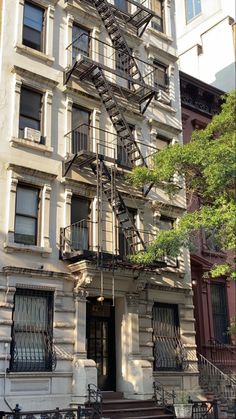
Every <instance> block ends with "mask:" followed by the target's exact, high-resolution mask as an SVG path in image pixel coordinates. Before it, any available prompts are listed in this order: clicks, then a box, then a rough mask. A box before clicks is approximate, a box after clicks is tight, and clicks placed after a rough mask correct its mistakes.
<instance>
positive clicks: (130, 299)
mask: <svg viewBox="0 0 236 419" xmlns="http://www.w3.org/2000/svg"><path fill="white" fill-rule="evenodd" d="M126 301H127V306H128V307H136V308H137V307H138V305H139V296H138V294H126Z"/></svg>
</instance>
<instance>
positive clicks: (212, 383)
mask: <svg viewBox="0 0 236 419" xmlns="http://www.w3.org/2000/svg"><path fill="white" fill-rule="evenodd" d="M198 368H199V383H200V386H201V387H202V388H203V389H205V390H207V391H210V392H213V394H214V396H215V397H223V398H224V399H226V400H232V399H235V398H236V383H235V380H234V379H233V378H231V377H229V375H227V374H225V373H224V372H222V371H221V370H220V369H219V368H217V367H216V366H215V365H214V364H212V363H211V362H210V361H209V360H208V359H207V358H205V357H204V356H203V355H201V354H199V353H198Z"/></svg>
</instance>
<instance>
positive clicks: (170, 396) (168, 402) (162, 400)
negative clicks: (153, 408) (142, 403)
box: [153, 380, 176, 411]
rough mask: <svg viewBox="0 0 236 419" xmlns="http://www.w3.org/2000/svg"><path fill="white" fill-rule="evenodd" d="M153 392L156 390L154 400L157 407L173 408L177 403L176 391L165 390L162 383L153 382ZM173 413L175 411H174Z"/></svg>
mask: <svg viewBox="0 0 236 419" xmlns="http://www.w3.org/2000/svg"><path fill="white" fill-rule="evenodd" d="M153 390H154V396H153V399H154V401H155V403H156V404H157V406H165V407H169V408H172V406H173V404H174V403H175V397H176V394H175V391H174V390H171V391H168V390H166V389H165V387H164V386H163V384H162V383H160V381H158V380H155V381H154V382H153ZM172 411H173V410H172Z"/></svg>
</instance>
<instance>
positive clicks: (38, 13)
mask: <svg viewBox="0 0 236 419" xmlns="http://www.w3.org/2000/svg"><path fill="white" fill-rule="evenodd" d="M43 24H44V9H42V8H41V7H38V6H36V5H34V4H32V3H30V2H25V6H24V20H23V44H24V45H26V46H29V47H30V48H33V49H36V50H38V51H42V46H43Z"/></svg>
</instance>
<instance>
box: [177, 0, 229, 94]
mask: <svg viewBox="0 0 236 419" xmlns="http://www.w3.org/2000/svg"><path fill="white" fill-rule="evenodd" d="M177 5H178V7H177ZM235 16H236V15H235V2H234V1H233V0H228V1H224V0H178V1H177V2H176V30H177V43H178V55H179V62H180V70H181V71H183V72H185V73H187V74H190V75H191V76H193V77H195V78H196V79H199V80H201V81H203V82H205V83H207V84H211V85H212V86H215V87H216V88H218V89H221V90H223V91H225V92H228V91H230V90H232V89H235V48H236V42H235V40H236V30H235V28H236V25H235Z"/></svg>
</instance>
